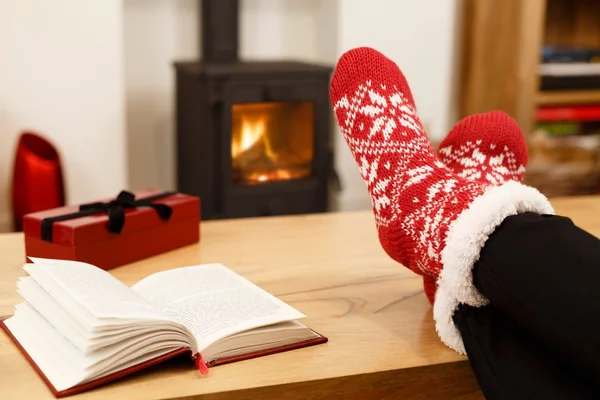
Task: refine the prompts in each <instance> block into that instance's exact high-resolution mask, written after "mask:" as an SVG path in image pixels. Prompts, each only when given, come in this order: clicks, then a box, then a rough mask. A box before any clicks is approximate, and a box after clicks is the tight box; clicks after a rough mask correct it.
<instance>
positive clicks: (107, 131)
mask: <svg viewBox="0 0 600 400" xmlns="http://www.w3.org/2000/svg"><path fill="white" fill-rule="evenodd" d="M458 1H459V0H451V1H444V2H440V1H436V0H420V1H418V2H417V1H413V0H369V1H364V0H241V1H240V5H241V8H242V11H241V26H240V29H241V44H240V47H241V48H240V53H241V56H242V58H244V59H265V58H281V57H287V58H297V59H303V60H306V61H317V62H327V63H329V64H331V65H333V64H334V63H335V61H336V60H337V58H338V57H339V55H340V54H341V53H342V52H343V51H345V50H347V49H349V48H351V47H355V46H361V45H367V46H371V47H375V48H377V49H379V50H381V51H382V52H384V53H386V54H387V55H388V56H389V57H391V58H392V59H394V60H395V61H396V62H398V64H399V65H400V67H401V69H402V70H403V71H404V72H405V74H406V75H407V77H408V79H409V82H410V85H411V87H412V89H413V94H414V96H415V98H416V101H417V107H418V109H419V112H420V115H421V116H422V119H423V120H424V122H425V124H426V126H427V128H428V130H429V132H430V135H431V136H432V137H434V138H439V137H441V136H443V135H444V133H445V132H446V131H447V129H448V128H449V126H450V125H451V124H452V123H453V121H454V110H453V108H452V104H453V102H452V96H453V94H454V92H453V91H452V88H453V74H454V69H453V68H454V59H455V57H453V54H454V51H455V50H456V49H455V45H454V41H455V38H456V35H455V31H456V21H455V19H456V13H455V8H456V3H457V2H458ZM51 3H52V4H51V5H50V3H48V2H45V1H42V0H19V1H18V2H17V1H15V2H11V3H10V6H6V5H4V4H3V11H2V13H0V54H2V60H3V61H2V62H1V63H0V132H1V133H0V222H1V220H2V218H3V217H2V216H5V215H7V213H8V211H9V208H8V191H7V187H8V186H7V185H8V182H9V179H10V176H9V173H10V168H11V164H10V162H11V160H10V158H11V155H12V151H13V146H14V143H15V140H16V136H17V134H18V132H19V131H20V130H22V129H25V128H31V129H36V130H39V131H41V132H43V133H44V134H46V135H47V136H48V137H50V138H51V139H53V141H55V142H56V144H57V145H58V146H59V147H60V150H61V153H62V154H63V156H64V158H65V169H66V177H67V185H68V197H69V201H70V202H80V201H84V200H88V199H93V198H97V197H104V196H107V195H111V194H112V193H115V192H116V191H118V190H119V189H121V188H122V187H129V188H132V189H137V188H143V187H158V188H163V189H174V185H175V163H174V152H175V149H174V135H175V133H174V130H173V128H174V124H173V118H174V109H173V106H174V97H173V96H174V85H173V84H174V75H173V67H172V63H173V62H174V61H175V60H178V59H190V58H195V57H197V56H198V21H197V17H198V10H197V1H196V0H143V1H139V0H102V1H97V0H54V1H53V2H51ZM34 9H35V10H34ZM6 10H8V11H6ZM23 21H27V22H26V23H24V22H23ZM5 60H10V61H9V62H8V63H7V62H6V61H5ZM333 128H334V132H333V134H334V138H335V145H336V152H337V155H336V157H337V159H336V167H337V169H338V172H339V173H340V175H341V178H342V183H343V186H344V191H343V193H342V194H341V196H340V198H339V201H338V202H337V206H338V207H339V209H356V208H368V207H370V203H369V200H368V196H367V194H366V189H365V186H364V184H363V182H362V180H361V179H360V176H359V174H358V169H357V168H356V166H355V165H354V161H353V159H352V158H351V156H350V153H349V151H348V149H347V147H346V145H345V143H344V142H343V139H342V138H341V136H340V135H339V132H338V131H337V129H336V128H335V124H334V125H333ZM124 152H127V155H128V157H124V156H123V153H124ZM0 229H1V223H0Z"/></svg>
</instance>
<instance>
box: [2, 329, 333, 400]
mask: <svg viewBox="0 0 600 400" xmlns="http://www.w3.org/2000/svg"><path fill="white" fill-rule="evenodd" d="M0 328H1V329H2V330H3V331H4V332H6V334H7V335H8V337H9V338H10V339H11V340H12V341H13V342H14V343H15V345H16V346H17V348H18V349H19V351H20V352H21V353H22V354H23V356H24V357H25V358H26V359H27V361H29V363H30V364H31V366H32V367H33V369H34V370H35V371H36V373H37V374H38V375H39V376H40V378H41V379H42V380H43V381H44V383H45V384H46V386H47V387H48V389H50V391H51V392H52V394H53V395H54V397H56V398H62V397H67V396H72V395H75V394H78V393H82V392H85V391H88V390H91V389H94V388H97V387H100V386H102V385H106V384H108V383H110V382H113V381H115V380H118V379H120V378H123V377H126V376H128V375H130V374H133V373H135V372H138V371H141V370H143V369H146V368H148V367H151V366H153V365H156V364H159V363H162V362H165V361H167V360H170V359H172V358H174V357H177V356H180V355H182V354H185V353H190V360H192V355H191V352H190V350H189V349H185V348H181V349H177V350H174V351H172V352H170V353H167V354H164V355H162V356H159V357H156V358H154V359H152V360H148V361H146V362H143V363H141V364H138V365H135V366H133V367H130V368H127V369H124V370H121V371H117V372H115V373H113V374H110V375H107V376H104V377H102V378H99V379H96V380H93V381H90V382H86V383H84V384H81V385H77V386H74V387H72V388H69V389H66V390H62V391H58V390H56V388H55V387H54V386H53V385H52V383H51V382H50V381H49V380H48V378H47V377H46V376H45V375H44V373H43V372H42V370H41V369H40V368H39V367H38V366H37V365H36V363H35V362H34V361H33V360H32V358H31V357H30V356H29V354H28V353H27V351H26V350H25V348H24V347H23V346H22V345H21V344H20V343H19V341H18V340H17V339H16V338H15V337H14V336H13V334H12V333H11V332H10V330H9V329H8V327H7V326H6V325H5V324H4V322H3V321H0ZM315 333H316V332H315ZM316 334H317V335H318V337H317V338H314V339H310V340H305V341H302V342H297V343H294V344H290V345H286V346H279V347H274V348H271V349H266V350H262V351H256V352H251V353H247V354H243V355H239V356H234V357H227V358H222V359H217V360H211V361H209V362H208V363H206V365H207V366H208V367H214V366H217V365H224V364H229V363H233V362H237V361H243V360H249V359H252V358H257V357H264V356H267V355H271V354H276V353H281V352H285V351H291V350H296V349H300V348H304V347H309V346H314V345H317V344H322V343H326V342H327V341H328V339H327V337H325V336H322V335H320V334H318V333H316ZM193 365H194V363H193V362H192V361H190V368H193ZM198 373H200V372H198Z"/></svg>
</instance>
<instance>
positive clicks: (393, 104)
mask: <svg viewBox="0 0 600 400" xmlns="http://www.w3.org/2000/svg"><path fill="white" fill-rule="evenodd" d="M334 79H335V78H334ZM404 90H405V91H406V90H408V89H406V88H404ZM335 97H336V93H334V92H332V99H333V108H334V111H335V113H336V117H337V120H338V125H339V127H340V129H341V132H342V134H343V136H344V138H345V140H346V142H347V143H348V145H349V147H350V150H351V152H352V154H353V156H354V158H355V160H356V162H357V164H358V166H359V168H360V173H361V176H362V178H363V180H364V181H365V183H366V185H367V187H368V190H369V193H370V197H371V203H372V206H373V211H374V214H375V220H376V223H377V228H378V232H379V238H380V242H381V244H382V246H383V248H384V249H385V251H386V252H387V253H388V254H389V255H390V256H391V257H392V258H394V259H395V260H397V261H399V262H401V263H402V264H404V265H405V266H407V267H408V268H410V269H412V270H413V271H415V272H417V273H419V274H421V275H429V276H434V277H437V275H438V274H439V271H440V270H441V250H442V248H443V246H444V239H445V236H446V233H447V231H448V228H449V225H450V224H451V222H452V221H454V220H455V219H456V218H457V217H458V215H459V214H460V212H462V211H463V210H464V209H465V208H466V207H468V205H469V204H470V203H471V202H472V200H473V199H474V198H475V197H477V196H479V195H481V194H482V193H483V189H482V188H481V187H480V185H478V184H477V183H475V182H468V181H466V180H464V179H462V178H460V177H458V176H457V175H455V174H453V173H452V171H450V170H449V169H448V168H447V167H446V166H445V165H444V164H443V163H442V162H441V161H439V160H438V159H437V157H436V156H435V154H434V152H433V148H432V146H431V144H430V142H429V139H428V138H427V136H426V134H425V132H424V130H423V127H422V125H421V122H420V120H419V118H418V117H417V115H416V110H415V107H414V104H411V102H410V101H409V100H408V97H407V96H405V95H404V94H403V92H402V90H401V89H400V88H399V87H398V86H397V85H394V84H391V83H389V82H375V81H374V80H373V79H367V80H364V81H362V83H360V84H358V85H356V86H355V89H350V91H346V93H344V94H339V95H338V96H337V99H335Z"/></svg>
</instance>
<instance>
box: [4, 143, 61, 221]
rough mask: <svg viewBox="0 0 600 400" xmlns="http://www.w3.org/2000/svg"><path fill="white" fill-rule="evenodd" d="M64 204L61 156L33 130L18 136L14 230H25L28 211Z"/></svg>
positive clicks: (14, 185)
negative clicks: (24, 223) (24, 218)
mask: <svg viewBox="0 0 600 400" xmlns="http://www.w3.org/2000/svg"><path fill="white" fill-rule="evenodd" d="M64 205H65V189H64V183H63V174H62V165H61V161H60V155H59V153H58V151H57V150H56V148H55V147H54V145H53V144H52V143H50V142H49V141H48V140H47V139H45V138H43V137H42V136H40V135H38V134H36V133H33V132H24V133H22V134H21V136H20V137H19V141H18V144H17V151H16V154H15V163H14V170H13V181H12V208H13V223H14V230H15V231H22V230H23V226H22V219H23V216H24V215H25V214H29V213H32V212H36V211H43V210H48V209H51V208H56V207H62V206H64Z"/></svg>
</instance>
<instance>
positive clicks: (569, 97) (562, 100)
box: [535, 90, 600, 106]
mask: <svg viewBox="0 0 600 400" xmlns="http://www.w3.org/2000/svg"><path fill="white" fill-rule="evenodd" d="M535 102H536V104H537V105H538V106H545V105H555V104H556V105H558V104H585V103H600V90H576V91H575V90H574V91H555V92H538V93H537V94H536V96H535Z"/></svg>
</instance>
